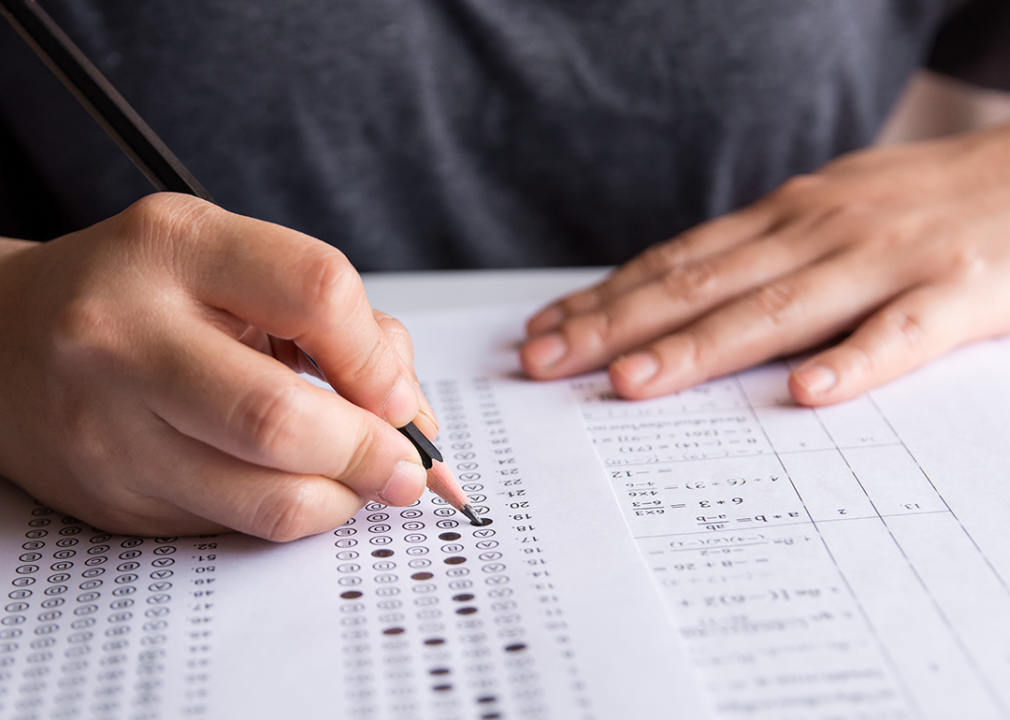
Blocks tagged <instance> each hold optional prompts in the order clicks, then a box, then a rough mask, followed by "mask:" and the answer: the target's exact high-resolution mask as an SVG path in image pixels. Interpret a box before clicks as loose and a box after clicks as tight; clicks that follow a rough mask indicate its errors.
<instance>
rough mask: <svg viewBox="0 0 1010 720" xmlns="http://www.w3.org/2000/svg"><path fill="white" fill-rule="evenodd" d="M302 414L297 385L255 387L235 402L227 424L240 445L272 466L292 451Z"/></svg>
mask: <svg viewBox="0 0 1010 720" xmlns="http://www.w3.org/2000/svg"><path fill="white" fill-rule="evenodd" d="M304 416H305V406H304V396H303V394H302V392H301V391H300V390H298V388H296V387H294V386H287V387H279V388H268V389H262V390H260V389H258V390H254V391H252V392H250V393H247V394H246V395H245V396H244V397H243V398H242V399H241V400H240V401H239V402H238V403H237V405H236V407H235V409H234V410H233V412H232V416H231V418H230V419H229V427H232V428H234V432H235V433H236V435H237V438H238V442H239V444H240V446H242V447H243V448H245V449H247V450H248V451H251V453H252V454H253V455H254V456H255V457H257V458H262V459H264V460H267V461H268V462H270V464H273V465H276V464H279V461H283V460H284V459H286V458H287V457H289V456H290V454H291V453H292V452H293V451H294V450H295V446H296V440H297V437H298V428H299V427H302V420H303V418H304Z"/></svg>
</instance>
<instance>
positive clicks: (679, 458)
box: [0, 307, 1010, 720]
mask: <svg viewBox="0 0 1010 720" xmlns="http://www.w3.org/2000/svg"><path fill="white" fill-rule="evenodd" d="M524 315H525V313H524V309H520V308H516V307H501V308H497V309H492V308H479V309H474V310H467V311H453V312H438V313H431V314H424V315H416V316H414V317H408V318H406V320H407V324H408V327H409V328H410V330H411V332H412V335H413V337H414V340H415V344H416V346H417V358H418V359H417V367H418V370H419V373H420V375H421V377H422V378H423V380H424V382H425V386H426V391H427V392H428V394H429V397H430V398H431V400H432V401H433V403H434V405H435V408H436V410H437V412H438V413H439V416H440V419H441V422H442V434H441V436H440V437H439V439H438V443H439V445H440V446H441V447H442V449H443V451H444V452H445V454H446V457H447V460H448V461H449V462H450V464H451V466H452V467H453V470H454V471H456V472H457V474H458V475H460V477H461V479H462V480H463V482H464V485H465V486H466V489H467V491H468V492H469V493H470V494H471V498H472V499H473V500H474V502H475V503H476V504H477V505H478V506H479V507H480V508H481V509H482V510H483V509H484V508H486V514H487V516H488V517H491V518H493V519H494V524H493V525H491V526H490V527H489V528H486V529H493V530H494V531H495V532H494V534H493V535H490V534H486V533H485V534H481V535H476V534H475V531H476V530H477V529H476V528H472V527H470V526H469V525H466V524H457V525H454V526H452V527H447V526H446V527H439V523H442V524H443V525H447V524H450V523H459V522H460V518H459V516H458V515H456V514H454V513H453V512H452V511H451V510H449V509H448V508H446V507H445V506H444V505H443V504H441V503H436V502H434V501H433V500H432V497H431V496H430V495H428V496H427V497H425V498H424V499H423V500H422V501H421V503H420V504H419V505H418V506H417V507H416V508H409V509H407V510H406V515H405V514H404V512H405V511H404V510H401V509H388V508H383V507H381V506H371V507H369V508H366V509H365V510H363V511H362V513H360V514H359V515H358V516H357V517H356V518H355V519H354V521H353V522H352V523H349V524H348V525H346V526H344V527H343V528H340V529H338V530H337V531H336V532H335V533H327V534H324V535H320V536H317V537H314V538H308V539H306V540H303V541H299V542H296V543H291V544H289V545H271V544H269V543H265V542H261V541H258V540H254V539H251V538H248V537H244V536H240V535H227V536H219V537H213V538H180V539H166V538H162V539H137V538H122V537H102V536H101V534H100V533H99V531H96V530H93V529H91V528H87V527H84V526H83V525H82V524H80V523H77V522H74V521H73V520H72V519H69V520H66V519H64V518H63V517H62V516H60V515H57V514H54V513H49V512H48V511H47V510H46V509H45V508H42V507H40V506H37V505H35V504H34V503H33V502H32V501H31V500H30V499H28V498H27V497H25V496H24V495H23V494H21V493H20V492H19V491H17V490H15V489H14V488H13V487H12V486H10V485H6V484H0V581H2V582H3V586H4V593H5V597H3V602H4V606H3V613H0V717H2V718H4V720H7V719H8V718H11V719H14V720H21V719H27V718H39V719H41V718H72V717H73V718H78V717H83V718H131V719H132V718H213V719H214V720H217V719H218V718H222V719H225V720H227V719H229V718H254V719H255V718H280V717H283V718H288V717H290V718H309V719H311V718H333V717H336V718H488V719H489V720H490V719H491V718H497V717H501V718H552V719H553V718H578V719H580V720H581V719H586V720H589V719H591V718H599V719H601V720H604V719H609V718H636V719H637V718H678V717H682V718H691V719H694V718H700V717H705V716H710V717H716V718H733V719H737V718H741V719H742V718H748V719H749V718H755V719H759V720H766V719H771V718H775V719H776V720H779V719H783V720H789V719H799V718H803V719H807V718H822V719H824V720H828V719H829V718H830V719H832V720H841V719H852V720H855V719H857V718H858V719H869V718H872V719H885V718H887V719H890V718H928V719H929V720H934V719H942V718H972V719H973V720H977V719H985V718H1007V717H1010V710H1008V708H1010V590H1008V582H1007V580H1008V578H1010V542H1008V539H1007V526H1008V525H1007V520H1008V518H1010V477H1008V475H1010V443H1008V442H1007V438H1006V436H1007V429H1008V428H1010V382H1007V381H1006V380H1005V376H1006V368H1007V367H1010V342H1007V341H1002V342H990V343H983V344H979V345H976V346H973V347H971V348H967V349H965V350H962V351H959V352H957V353H954V354H952V355H951V356H949V357H947V358H945V359H943V360H941V361H939V362H937V363H934V364H933V365H931V366H929V367H928V368H926V369H924V370H921V371H919V372H917V373H915V374H913V375H911V376H909V377H907V378H904V379H902V380H900V381H897V382H895V383H893V384H891V385H889V386H887V387H885V388H883V389H880V390H878V391H874V392H872V393H870V394H868V395H866V396H864V397H861V398H859V399H857V400H854V401H852V402H850V403H847V404H844V405H839V406H835V407H830V408H822V409H818V410H811V409H803V408H798V407H795V406H794V405H792V403H791V402H790V401H789V398H788V394H787V392H786V378H787V375H788V367H787V365H786V364H785V363H773V364H770V365H767V366H764V367H761V368H757V369H755V370H752V371H749V372H745V373H741V374H739V375H736V376H732V377H729V378H725V379H721V380H717V381H713V382H711V383H708V384H706V385H704V386H702V387H699V388H696V389H693V390H690V391H686V392H684V393H680V394H678V395H674V396H670V397H667V398H662V399H658V400H653V401H647V402H642V403H631V402H625V401H620V400H616V399H614V398H613V397H612V396H611V395H610V392H609V388H608V386H607V384H606V381H605V378H604V376H603V375H592V376H588V377H584V378H578V379H576V380H573V381H565V382H559V383H531V382H528V381H525V380H522V379H521V378H520V377H519V375H518V368H517V364H516V360H515V352H514V347H513V343H514V342H515V340H516V339H517V338H518V337H520V335H521V321H522V319H523V317H524ZM512 470H515V471H516V472H512ZM478 475H479V477H478ZM516 479H518V480H521V483H515V482H514V480H516ZM520 490H521V491H522V493H521V494H520V492H519V491H520ZM510 493H511V494H510ZM523 503H526V505H523ZM415 512H416V513H419V514H418V516H417V517H411V516H412V515H413V514H414V513H415ZM387 515H388V517H383V516H387ZM447 521H448V523H447ZM408 523H420V524H423V527H422V526H421V525H408ZM384 525H388V526H389V527H388V529H386V528H383V527H381V526H384ZM443 533H459V534H460V538H458V539H456V538H453V537H452V536H445V537H444V538H443V537H440V535H442V534H443ZM421 536H423V537H421ZM352 541H353V542H352ZM493 543H497V544H493ZM36 544H37V545H36ZM453 546H457V547H453ZM384 550H391V551H392V553H393V554H392V555H390V556H388V557H376V556H373V554H372V553H373V552H375V551H384ZM33 553H35V554H38V555H39V557H35V555H34V554H33ZM498 553H500V554H501V555H500V556H499V555H498ZM381 554H383V553H380V555H381ZM449 558H465V560H463V561H458V560H453V562H451V563H446V562H445V560H446V559H449ZM61 563H63V564H61ZM386 563H388V564H386ZM462 571H466V572H462ZM429 572H430V573H431V574H432V577H430V578H427V577H425V576H423V575H417V574H418V573H429ZM413 576H416V577H413ZM54 588H55V589H54ZM62 588H66V589H65V590H63V589H62ZM47 590H48V592H47ZM29 591H30V593H29ZM358 592H360V593H362V595H361V597H360V598H359V597H351V596H348V597H346V598H345V597H342V595H343V594H345V593H358ZM466 595H473V596H474V597H473V598H466V597H465V596H466ZM454 597H459V598H460V599H459V600H454V599H453V598H454ZM467 608H473V610H470V609H467ZM464 609H466V610H465V611H464V612H463V613H458V612H456V611H457V610H464ZM400 630H402V632H400ZM386 631H392V632H391V633H390V632H386ZM426 640H427V641H431V640H443V641H444V642H442V643H439V644H425V641H426ZM520 644H522V645H525V648H523V649H518V648H516V649H513V650H508V649H507V648H509V647H514V646H516V645H520ZM685 649H686V650H685ZM433 670H438V671H442V670H444V671H446V672H439V673H438V674H432V671H433ZM702 693H704V696H705V697H704V699H703V700H699V697H700V696H701V695H702ZM489 698H494V699H493V700H487V699H489ZM482 699H484V700H486V701H485V702H481V700H482Z"/></svg>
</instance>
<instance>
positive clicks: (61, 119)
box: [0, 0, 1004, 270]
mask: <svg viewBox="0 0 1010 720" xmlns="http://www.w3.org/2000/svg"><path fill="white" fill-rule="evenodd" d="M997 1H998V2H1000V3H1003V2H1004V0H997ZM43 4H44V6H45V7H46V8H47V9H48V10H49V12H50V13H51V14H52V15H53V16H54V17H55V18H56V19H57V21H58V22H60V24H61V25H62V26H63V27H64V29H65V30H66V31H67V33H68V34H69V35H70V36H71V37H72V38H73V39H74V40H75V41H76V42H77V43H78V44H79V45H80V46H81V48H82V49H83V50H84V52H85V53H86V54H87V55H88V56H89V57H90V58H91V59H92V60H93V61H94V62H95V63H96V64H97V65H98V67H99V68H100V69H101V70H102V71H103V72H104V73H106V74H107V75H108V77H109V79H110V80H111V81H112V83H113V84H114V85H115V86H116V87H117V88H118V89H119V90H120V92H121V93H122V94H123V95H124V96H125V97H126V98H127V100H129V101H130V102H131V103H132V104H133V105H134V106H135V108H136V109H137V110H138V111H139V113H140V114H141V116H143V117H144V118H145V119H146V120H147V121H148V123H149V124H150V125H151V126H152V127H153V128H154V130H155V131H156V132H158V133H159V134H160V135H161V137H162V138H163V139H164V140H165V142H166V143H167V144H168V146H169V147H170V148H172V149H173V151H174V152H175V153H176V155H178V156H179V158H180V159H181V160H182V161H183V162H184V163H185V164H186V165H187V166H188V167H189V168H190V169H191V170H192V171H193V173H194V174H195V175H196V176H197V178H199V179H200V181H201V182H202V183H203V184H204V185H205V186H206V187H207V189H208V190H209V191H210V192H211V194H212V195H214V197H215V198H216V200H217V201H218V202H219V203H220V204H221V205H222V206H224V207H225V208H228V209H229V210H233V211H235V212H239V213H243V214H247V215H252V216H255V217H259V218H263V219H265V220H270V221H273V222H278V223H282V224H284V225H288V226H290V227H293V228H296V229H298V230H302V231H304V232H306V233H309V234H311V235H314V236H316V237H319V238H321V239H323V240H325V241H327V242H330V243H332V244H334V245H336V246H337V247H339V248H341V249H342V250H343V251H344V252H345V253H346V254H347V255H348V256H349V257H350V258H351V260H352V261H353V262H354V263H355V264H356V265H357V266H358V267H359V268H361V269H362V270H371V269H387V270H389V269H422V268H436V267H517V266H538V265H558V264H582V265H588V264H610V263H617V262H620V261H623V260H625V259H627V258H629V257H630V256H632V255H633V254H635V253H636V252H638V251H639V250H641V249H642V248H644V247H646V246H647V245H649V244H651V243H654V242H656V241H659V240H662V239H664V238H667V237H670V236H672V235H674V234H675V233H677V232H678V231H680V230H683V229H684V228H687V227H689V226H691V225H693V224H695V223H697V222H699V221H701V220H703V219H705V218H708V217H712V216H714V215H718V214H720V213H723V212H726V211H728V210H731V209H733V208H736V207H739V206H741V205H743V204H745V203H748V202H750V201H753V200H754V199H755V198H757V197H759V196H760V195H762V194H764V193H766V192H768V191H769V190H771V189H773V188H774V187H775V186H776V185H778V184H779V183H781V182H782V181H783V180H784V179H786V178H787V177H789V176H791V175H793V174H796V173H801V172H807V171H810V170H813V169H815V168H817V167H818V166H820V165H821V164H823V163H825V162H826V161H828V160H829V159H831V158H832V157H834V156H836V155H838V154H839V153H842V152H845V151H848V150H851V149H853V148H857V147H860V146H863V145H865V144H867V143H868V142H870V141H871V139H872V138H873V136H874V134H875V132H876V131H877V130H878V128H879V126H880V124H881V121H882V119H883V118H884V117H885V115H886V114H887V112H888V110H889V109H890V107H891V105H892V104H893V102H894V101H895V99H896V98H897V96H898V95H899V93H900V91H901V90H902V88H903V86H904V84H905V82H906V81H907V79H908V78H909V76H910V74H911V73H912V72H913V71H914V69H915V68H917V67H918V66H920V65H921V64H922V63H923V62H924V60H925V59H926V57H927V55H928V54H929V52H930V49H931V47H932V42H933V38H934V37H935V35H936V34H937V31H938V29H939V28H940V27H941V26H942V24H943V23H944V21H945V20H946V19H947V18H948V17H950V15H951V13H952V12H953V11H955V10H957V9H958V8H959V7H960V6H961V5H962V3H960V2H957V0H858V1H857V2H854V1H853V0H760V2H742V1H741V0H621V1H620V2H613V0H511V1H510V2H501V0H344V1H343V2H340V3H333V2H330V1H328V0H290V1H288V2H276V1H274V0H270V1H263V0H201V1H200V2H195V1H192V0H191V1H185V0H171V1H168V0H157V1H156V0H145V2H112V1H111V0H104V1H103V0H48V1H47V2H44V3H43ZM955 55H956V53H955ZM150 190H151V188H150V186H149V185H148V183H147V181H146V180H145V179H144V177H143V176H142V175H141V174H140V173H139V172H138V171H137V170H136V169H135V168H134V167H133V166H132V165H131V164H130V162H129V161H128V160H126V159H125V157H124V156H123V155H122V153H121V152H120V151H119V149H118V148H117V147H116V146H115V145H114V144H113V143H112V142H111V141H110V140H109V139H108V138H107V137H106V136H105V135H104V134H103V132H102V131H101V130H100V129H98V127H97V126H96V125H95V123H94V122H93V121H92V120H91V119H90V118H89V117H88V116H87V115H86V114H85V112H84V111H83V110H82V109H81V108H79V107H78V106H77V104H76V101H75V100H74V99H73V98H72V97H71V96H70V95H69V94H68V93H67V92H66V91H65V90H64V89H63V88H62V86H60V85H59V84H58V81H56V80H55V79H54V78H53V77H52V76H51V74H50V72H49V71H48V69H46V68H45V67H44V66H43V65H42V64H41V63H40V62H39V61H38V60H37V59H36V58H35V57H34V55H32V54H31V52H30V51H29V50H27V49H26V48H25V47H24V45H23V43H22V42H21V41H20V40H19V39H18V38H17V37H16V35H14V34H13V32H11V31H10V29H9V28H7V27H6V26H4V27H0V230H2V229H4V228H17V229H18V230H20V229H22V228H24V229H25V233H24V234H34V235H40V234H41V235H44V234H45V233H46V232H58V231H61V230H63V229H66V228H68V227H70V228H72V227H82V226H85V225H87V224H90V223H92V222H94V221H96V220H98V219H101V218H103V217H106V216H108V215H110V214H113V213H116V212H118V211H120V210H121V209H123V208H124V207H125V206H126V205H128V204H129V203H130V202H132V201H133V200H134V199H136V198H138V197H140V196H141V195H144V194H146V193H148V192H150ZM4 223H6V225H4Z"/></svg>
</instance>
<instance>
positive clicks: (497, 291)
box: [363, 267, 608, 315]
mask: <svg viewBox="0 0 1010 720" xmlns="http://www.w3.org/2000/svg"><path fill="white" fill-rule="evenodd" d="M607 271H608V268H601V267H593V268H550V269H535V270H448V271H437V272H434V271H432V272H405V273H366V274H365V275H364V276H363V278H364V281H365V290H366V291H367V292H368V298H369V300H370V301H371V303H372V307H375V308H377V309H379V310H382V311H384V312H388V313H390V314H392V315H398V314H400V313H405V312H412V311H419V310H441V309H445V308H451V307H461V306H466V305H475V304H480V305H483V304H488V305H490V304H494V303H502V302H518V301H523V300H530V301H534V300H539V301H543V302H547V301H549V300H551V299H553V298H556V297H559V296H561V295H564V294H565V293H567V292H570V291H572V290H576V289H578V288H580V287H585V286H586V285H589V284H591V283H593V282H595V281H597V280H598V279H600V278H601V277H603V276H604V275H605V274H606V273H607Z"/></svg>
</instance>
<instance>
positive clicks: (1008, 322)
mask: <svg viewBox="0 0 1010 720" xmlns="http://www.w3.org/2000/svg"><path fill="white" fill-rule="evenodd" d="M527 331H528V333H529V335H530V339H528V340H527V341H526V342H525V344H524V345H523V347H522V350H521V357H522V362H523V366H524V368H525V369H526V372H527V373H529V374H530V375H531V376H532V377H534V378H539V379H554V378H560V377H565V376H569V375H574V374H577V373H582V372H586V371H589V370H594V369H597V368H600V367H604V366H609V371H610V379H611V381H612V383H613V386H614V389H615V390H616V391H617V392H618V393H619V394H620V395H622V396H624V397H627V398H633V399H640V398H650V397H655V396H658V395H663V394H666V393H671V392H676V391H679V390H683V389H685V388H688V387H691V386H693V385H696V384H698V383H701V382H703V381H705V380H707V379H709V378H712V377H716V376H720V375H725V374H727V373H731V372H734V371H736V370H740V369H742V368H745V367H748V366H750V365H753V364H755V363H760V362H762V361H765V360H768V359H770V358H773V357H776V356H781V355H788V354H790V353H796V352H799V351H801V350H805V349H809V348H812V347H815V346H817V345H820V344H822V343H825V342H826V341H828V340H831V339H832V338H836V337H838V336H839V335H840V334H842V333H849V334H848V335H847V336H845V337H844V338H843V339H841V340H840V341H839V342H837V344H834V345H833V346H831V347H829V348H827V349H825V350H821V351H819V352H817V353H816V354H815V355H814V356H813V357H811V358H809V359H808V360H806V361H805V362H804V363H802V364H801V365H800V366H799V367H797V368H796V369H795V370H793V372H792V374H791V376H790V380H789V388H790V391H791V392H792V394H793V397H794V398H795V399H796V400H797V401H798V402H800V403H802V404H806V405H826V404H829V403H835V402H839V401H842V400H846V399H849V398H852V397H855V396H856V395H859V394H860V393H862V392H864V391H866V390H868V389H870V388H873V387H875V386H877V385H880V384H882V383H885V382H887V381H888V380H891V379H893V378H895V377H897V376H899V375H901V374H903V373H906V372H908V371H910V370H912V369H913V368H916V367H918V366H920V365H922V364H924V363H926V362H928V361H930V360H932V359H933V358H935V357H937V356H939V355H941V354H943V353H945V352H947V351H948V350H950V349H951V348H954V347H956V346H958V345H962V344H964V343H968V342H972V341H974V340H978V339H981V338H985V337H991V336H995V335H1001V334H1004V333H1007V332H1010V125H1006V126H1001V127H998V128H993V129H990V130H985V131H981V132H976V133H971V134H967V135H962V136H958V137H954V138H949V139H943V140H938V141H931V142H925V143H917V144H912V145H906V146H900V147H893V148H876V149H870V150H864V151H860V152H856V153H852V154H850V155H847V156H844V157H842V158H840V159H839V160H836V161H835V162H832V163H830V164H829V165H827V166H826V167H824V168H823V169H822V170H820V171H819V172H817V173H814V174H812V175H808V176H801V177H797V178H794V179H792V180H790V181H788V182H787V183H785V184H784V185H783V186H782V187H781V188H779V189H778V190H776V191H775V192H773V193H771V194H770V195H768V196H767V197H765V198H763V199H762V200H760V201H758V202H757V203H755V204H754V205H751V206H750V207H747V208H744V209H742V210H740V211H737V212H734V213H732V214H730V215H727V216H725V217H722V218H718V219H716V220H712V221H710V222H707V223H704V224H702V225H699V226H698V227H696V228H693V229H691V230H689V231H687V232H685V233H683V234H681V235H680V236H678V237H675V238H673V239H672V240H669V241H667V242H664V243H661V244H659V245H656V246H654V247H652V248H650V249H649V250H647V251H645V252H644V253H642V254H641V255H639V256H638V257H636V258H635V259H633V260H631V261H630V262H628V263H627V264H625V265H623V266H622V267H620V268H618V269H617V270H616V271H615V272H614V273H613V274H611V275H610V276H609V277H608V278H607V279H605V280H604V281H603V282H601V283H600V284H598V285H596V286H595V287H592V288H589V289H587V290H583V291H580V292H577V293H574V294H572V295H569V296H567V297H565V298H563V299H561V300H559V301H557V302H555V303H553V304H551V305H550V306H548V307H547V308H545V309H543V310H541V311H540V312H539V313H537V314H536V315H534V316H533V317H532V318H531V319H530V320H529V322H528V324H527Z"/></svg>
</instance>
